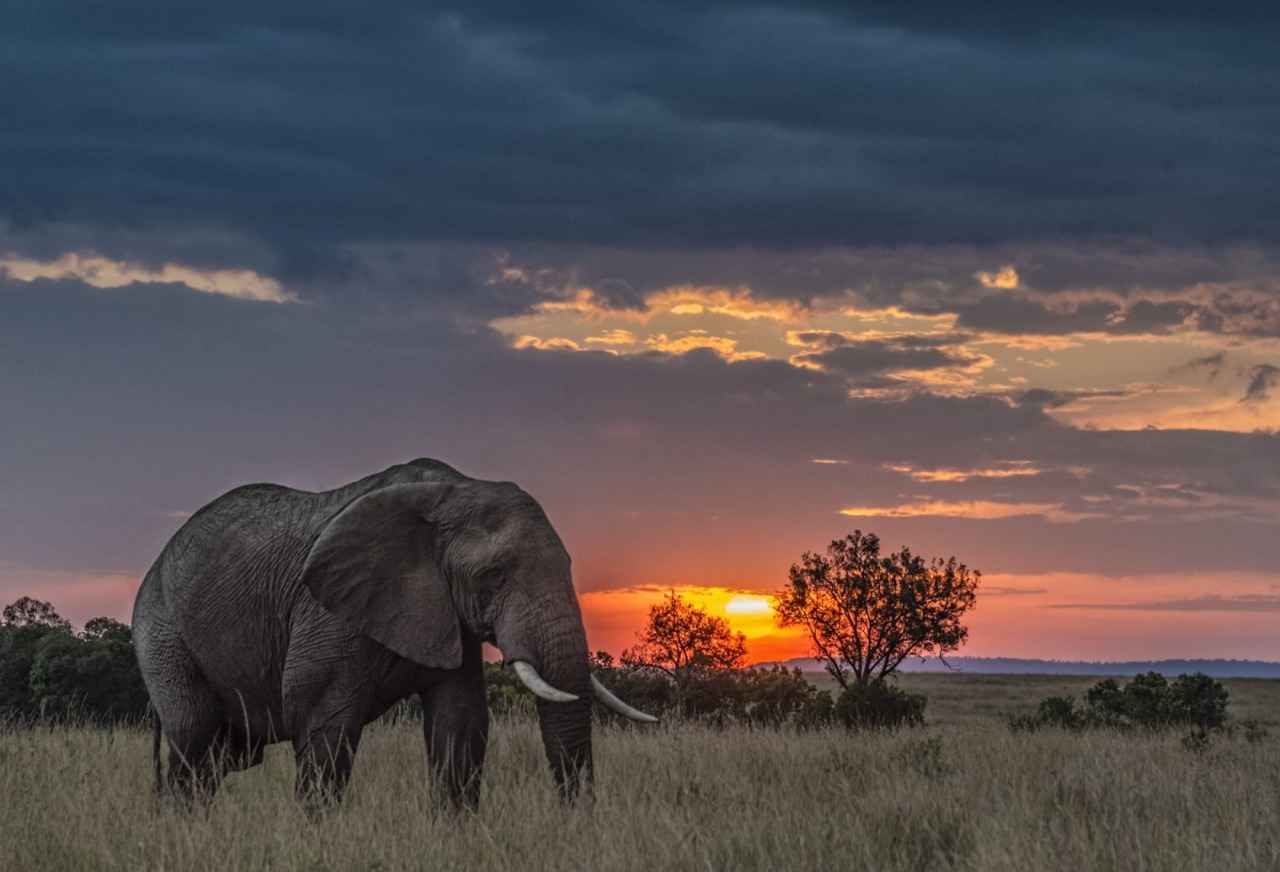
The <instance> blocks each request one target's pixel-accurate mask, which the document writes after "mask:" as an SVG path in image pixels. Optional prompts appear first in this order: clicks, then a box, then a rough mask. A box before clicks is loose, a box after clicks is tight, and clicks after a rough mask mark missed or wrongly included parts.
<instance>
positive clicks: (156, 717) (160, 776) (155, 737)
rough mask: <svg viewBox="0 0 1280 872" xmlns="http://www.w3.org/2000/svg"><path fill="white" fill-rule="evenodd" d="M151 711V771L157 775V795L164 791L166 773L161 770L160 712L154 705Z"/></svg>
mask: <svg viewBox="0 0 1280 872" xmlns="http://www.w3.org/2000/svg"><path fill="white" fill-rule="evenodd" d="M148 708H150V709H151V769H152V770H153V771H154V772H155V774H156V795H157V796H159V795H160V793H161V792H162V791H163V790H164V772H162V771H161V769H160V712H158V711H156V707H155V706H154V705H152V706H148Z"/></svg>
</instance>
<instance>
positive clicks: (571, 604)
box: [494, 585, 592, 800]
mask: <svg viewBox="0 0 1280 872" xmlns="http://www.w3.org/2000/svg"><path fill="white" fill-rule="evenodd" d="M494 635H495V638H496V641H497V644H498V648H500V649H501V650H502V653H503V657H504V658H505V659H506V660H507V662H509V663H510V662H513V661H524V662H525V663H528V664H529V665H530V666H532V667H533V669H534V670H536V673H537V675H538V676H539V677H540V678H541V679H542V680H543V681H545V682H546V683H547V684H549V685H551V687H553V688H555V689H556V690H559V691H563V692H565V693H568V694H573V695H574V696H576V697H577V699H575V700H573V701H571V702H550V701H548V700H546V699H541V698H540V699H539V700H538V721H539V725H540V726H541V728H542V744H543V747H544V748H545V749H546V753H547V761H548V762H549V763H550V764H551V772H552V774H553V775H554V776H555V779H556V784H557V785H559V787H560V793H561V796H562V797H563V798H564V799H566V800H571V799H573V798H574V797H575V796H577V795H578V792H579V790H581V789H586V790H589V789H590V786H591V699H592V687H591V675H590V672H589V670H588V666H587V635H586V632H585V631H584V630H583V628H582V615H581V613H580V612H579V610H578V600H577V597H576V596H574V595H573V593H572V586H571V585H570V586H569V590H568V596H567V597H566V596H564V595H563V593H561V594H560V595H559V596H554V595H552V596H539V597H534V598H531V597H527V596H525V595H523V594H519V595H517V596H514V597H512V598H511V599H510V600H509V601H508V602H507V603H506V604H505V605H504V608H503V610H502V613H501V615H500V617H499V619H498V620H497V621H496V622H495V626H494Z"/></svg>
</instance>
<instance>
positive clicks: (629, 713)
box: [591, 675, 658, 724]
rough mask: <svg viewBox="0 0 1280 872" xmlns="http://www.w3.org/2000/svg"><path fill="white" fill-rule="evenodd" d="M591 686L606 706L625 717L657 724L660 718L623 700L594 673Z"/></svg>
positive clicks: (643, 722)
mask: <svg viewBox="0 0 1280 872" xmlns="http://www.w3.org/2000/svg"><path fill="white" fill-rule="evenodd" d="M591 688H592V690H594V691H595V692H596V699H598V700H600V702H602V703H604V705H605V707H606V708H608V709H611V710H612V711H615V712H617V713H618V714H620V715H622V716H623V717H624V718H631V720H633V721H639V722H640V723H642V724H656V723H657V722H658V719H657V718H655V717H654V716H653V715H648V714H645V713H644V712H642V711H640V709H637V708H632V707H631V706H629V705H627V704H626V703H625V702H623V701H622V700H620V699H618V698H617V697H616V696H614V695H613V692H612V691H610V690H609V688H607V687H605V686H604V685H603V684H601V683H600V679H598V678H596V677H595V676H594V675H593V676H591Z"/></svg>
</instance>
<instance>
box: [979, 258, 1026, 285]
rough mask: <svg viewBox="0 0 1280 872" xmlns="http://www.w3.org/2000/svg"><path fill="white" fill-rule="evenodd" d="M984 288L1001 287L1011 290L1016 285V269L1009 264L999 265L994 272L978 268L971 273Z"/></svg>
mask: <svg viewBox="0 0 1280 872" xmlns="http://www.w3.org/2000/svg"><path fill="white" fill-rule="evenodd" d="M973 277H974V278H975V279H977V280H978V281H979V282H980V283H981V284H982V286H983V287H984V288H1001V289H1003V290H1012V289H1013V288H1016V287H1017V286H1018V281H1019V280H1018V271H1017V270H1016V269H1014V268H1013V266H1012V265H1011V264H1006V265H1005V266H1002V267H1000V269H998V270H996V271H995V272H984V271H982V270H979V271H978V272H976V273H974V274H973Z"/></svg>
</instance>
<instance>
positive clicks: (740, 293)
mask: <svg viewBox="0 0 1280 872" xmlns="http://www.w3.org/2000/svg"><path fill="white" fill-rule="evenodd" d="M645 306H646V308H648V309H649V311H651V312H652V311H667V312H671V313H672V314H675V315H701V314H703V313H704V312H711V313H713V314H716V315H727V316H729V317H730V318H739V319H742V320H745V321H754V320H755V319H757V318H768V319H769V320H771V321H790V320H793V319H795V318H796V317H798V316H799V315H800V313H801V312H803V311H804V306H802V305H800V304H799V303H795V302H791V301H788V300H758V299H756V298H755V297H754V296H753V295H752V293H751V289H750V288H746V287H740V288H733V289H730V288H718V287H700V286H697V285H677V286H674V287H670V288H667V289H665V290H662V291H658V292H657V293H655V294H650V295H649V296H648V297H646V298H645Z"/></svg>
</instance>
